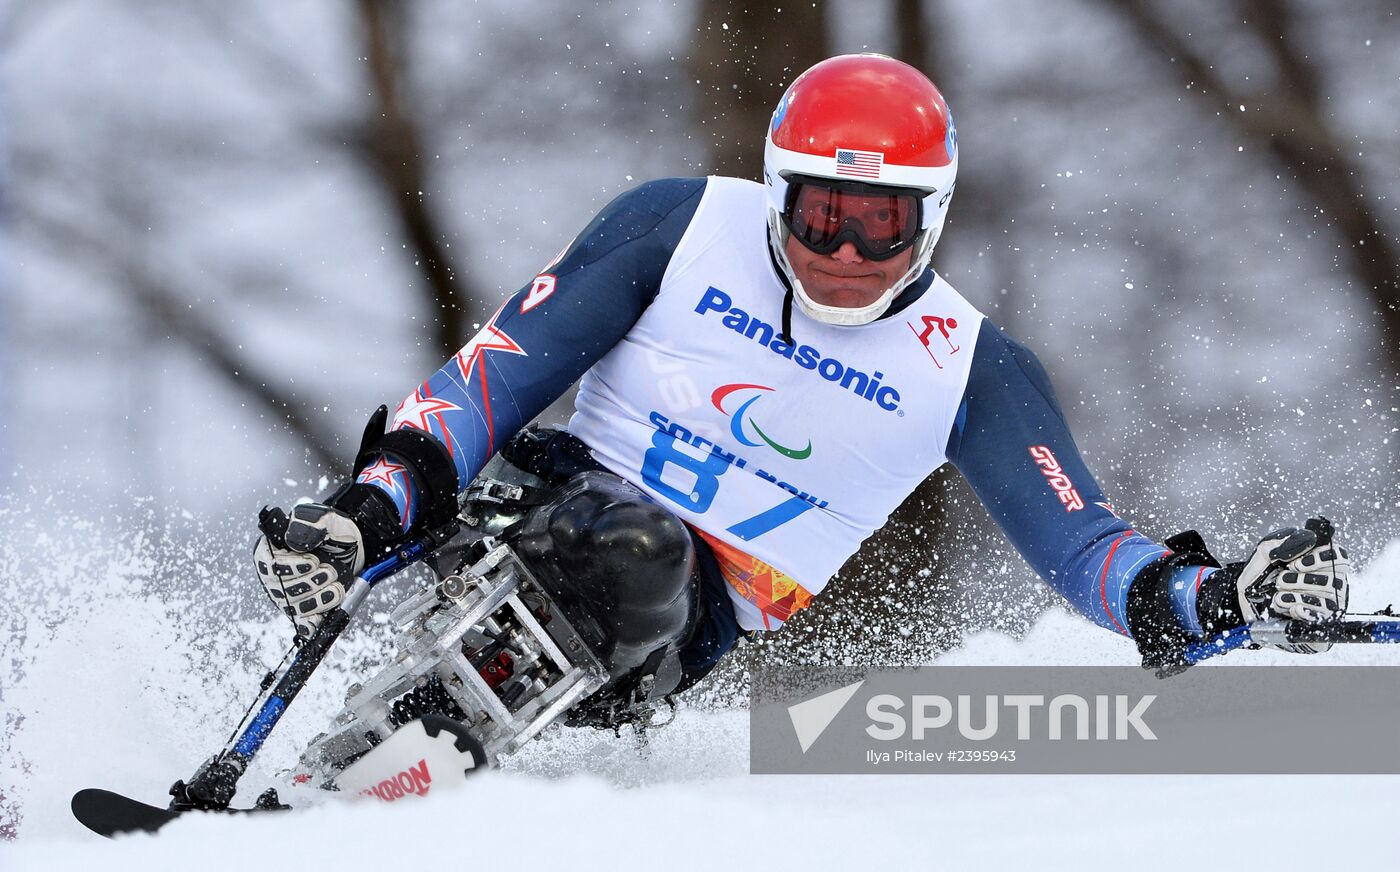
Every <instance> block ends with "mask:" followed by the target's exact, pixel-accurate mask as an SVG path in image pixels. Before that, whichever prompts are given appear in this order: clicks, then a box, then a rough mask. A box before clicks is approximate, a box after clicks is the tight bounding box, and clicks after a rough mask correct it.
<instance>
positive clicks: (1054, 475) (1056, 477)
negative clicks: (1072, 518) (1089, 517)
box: [1030, 445, 1084, 512]
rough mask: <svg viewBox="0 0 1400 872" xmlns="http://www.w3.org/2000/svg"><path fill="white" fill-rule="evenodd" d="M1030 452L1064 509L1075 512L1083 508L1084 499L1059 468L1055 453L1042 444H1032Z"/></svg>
mask: <svg viewBox="0 0 1400 872" xmlns="http://www.w3.org/2000/svg"><path fill="white" fill-rule="evenodd" d="M1030 452H1031V457H1032V458H1034V459H1035V465H1036V466H1039V467H1040V471H1041V472H1043V473H1044V474H1045V480H1046V481H1048V482H1050V487H1051V488H1053V489H1054V491H1055V495H1056V496H1058V497H1059V498H1060V502H1062V503H1064V504H1065V511H1066V512H1076V511H1078V510H1080V509H1082V508H1084V500H1083V499H1081V498H1080V496H1079V491H1077V490H1075V489H1074V482H1072V481H1070V480H1069V476H1067V475H1065V472H1064V470H1063V469H1061V468H1060V461H1058V460H1056V459H1055V453H1054V452H1053V451H1051V450H1050V449H1049V448H1046V447H1045V446H1044V445H1032V446H1031V447H1030Z"/></svg>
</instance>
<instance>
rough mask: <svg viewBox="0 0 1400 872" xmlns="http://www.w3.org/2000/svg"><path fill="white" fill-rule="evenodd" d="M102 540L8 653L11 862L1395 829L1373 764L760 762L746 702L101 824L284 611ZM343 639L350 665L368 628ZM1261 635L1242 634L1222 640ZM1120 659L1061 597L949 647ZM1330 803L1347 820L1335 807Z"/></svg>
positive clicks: (683, 858)
mask: <svg viewBox="0 0 1400 872" xmlns="http://www.w3.org/2000/svg"><path fill="white" fill-rule="evenodd" d="M111 553H112V554H113V555H115V556H113V557H112V561H113V562H112V563H110V564H109V565H108V566H107V567H106V570H107V572H106V576H105V578H104V579H103V583H102V584H101V585H97V586H96V587H97V588H98V590H97V591H96V592H95V593H94V596H93V597H92V598H91V599H90V600H88V601H87V604H86V605H85V606H84V607H82V608H78V609H76V610H75V613H73V614H71V615H68V616H66V617H62V618H60V614H61V612H60V611H59V610H58V609H57V607H56V605H55V604H54V603H50V604H48V606H47V607H48V608H50V609H52V612H51V613H50V614H49V615H48V616H47V618H48V620H45V619H44V618H43V617H41V616H40V615H38V614H36V613H35V612H33V611H31V613H30V614H29V622H28V626H29V628H30V632H29V633H28V634H27V638H26V640H25V644H23V645H20V646H17V647H16V649H15V651H12V652H11V656H12V657H13V656H15V655H16V653H17V654H18V656H19V657H20V658H21V659H22V662H23V664H24V669H23V677H22V678H20V679H18V680H17V681H15V683H14V684H12V685H11V684H7V685H6V686H5V688H4V701H5V706H6V710H7V712H22V713H23V715H24V719H23V722H22V723H21V724H20V725H19V728H18V729H17V730H13V731H12V734H11V735H10V737H9V740H8V747H6V748H4V751H5V759H4V762H5V764H6V766H5V767H4V769H5V770H7V771H3V774H4V776H5V780H4V781H3V782H0V785H3V789H5V790H6V791H7V800H8V801H10V802H13V803H16V804H18V805H19V807H20V808H22V810H23V821H22V823H21V826H20V835H19V838H18V840H17V841H15V842H13V843H10V844H8V845H6V844H4V843H0V870H4V872H10V870H67V869H74V870H77V869H102V870H119V869H140V870H150V869H167V868H169V869H173V868H186V869H208V870H221V869H230V870H231V869H249V868H266V867H268V866H270V865H273V864H282V863H285V864H287V866H288V867H289V868H300V867H303V866H306V865H307V864H312V865H314V866H315V867H316V868H326V867H333V868H337V869H377V870H379V869H386V868H402V867H404V866H406V865H408V864H414V865H417V863H418V862H419V860H418V859H416V858H421V862H423V863H425V864H431V867H440V866H442V865H444V864H445V863H447V862H449V861H454V860H455V858H458V857H460V858H461V859H460V863H461V865H463V866H464V867H467V868H471V867H472V865H473V864H477V865H485V864H493V865H494V864H500V863H502V862H518V860H514V855H515V854H516V852H524V854H523V855H522V856H528V858H529V862H530V863H531V865H534V864H540V865H543V866H545V867H554V866H559V867H562V866H564V865H566V864H567V866H568V867H570V868H575V867H581V868H585V869H588V868H609V869H613V868H642V867H646V868H654V867H657V866H664V867H674V868H682V869H687V868H707V869H708V868H715V867H716V866H724V865H731V864H738V863H745V862H749V861H752V860H755V859H761V860H762V861H763V862H764V865H768V866H772V867H775V868H779V869H787V868H794V869H797V868H801V869H826V868H836V867H837V866H847V865H850V864H854V863H861V864H867V865H868V864H879V863H886V862H888V863H899V864H900V865H901V866H905V865H912V864H916V863H917V864H918V865H920V866H929V867H932V868H959V867H965V866H968V865H971V864H976V865H977V866H978V867H981V868H1004V867H1008V866H1012V865H1013V864H1014V865H1017V866H1021V865H1025V866H1030V867H1032V868H1036V869H1058V868H1071V867H1084V866H1087V867H1089V868H1106V867H1109V866H1113V867H1115V868H1117V867H1122V866H1125V865H1126V866H1129V867H1131V868H1133V869H1157V868H1161V869H1166V868H1173V867H1179V866H1180V865H1181V864H1182V863H1183V862H1202V861H1204V860H1205V859H1206V858H1209V862H1211V864H1212V865H1214V864H1218V863H1223V862H1227V861H1230V860H1236V861H1246V862H1248V861H1251V860H1255V861H1257V860H1261V859H1264V858H1267V857H1269V856H1274V857H1278V856H1281V855H1282V854H1286V855H1287V857H1288V858H1289V860H1290V861H1291V862H1292V863H1293V864H1295V865H1297V864H1300V863H1302V862H1304V861H1305V860H1307V859H1309V858H1313V859H1318V860H1321V859H1323V858H1324V857H1326V856H1328V855H1329V854H1330V852H1332V851H1335V850H1336V849H1337V840H1338V837H1340V838H1343V839H1344V838H1346V836H1347V834H1352V835H1355V834H1364V833H1370V832H1378V831H1388V826H1389V824H1390V821H1391V820H1392V819H1393V816H1394V812H1395V810H1396V805H1395V803H1394V801H1393V800H1392V799H1390V796H1391V795H1393V791H1395V790H1396V788H1397V787H1400V779H1396V778H1392V777H1381V776H1375V777H1360V778H1299V777H1264V776H1259V777H1252V778H1235V777H1204V778H1202V777H1180V776H1176V777H1138V776H1132V777H1129V776H1115V777H1061V776H1013V775H980V776H979V775H963V776H936V775H928V776H865V777H769V776H763V777H760V776H750V775H748V774H747V751H748V749H747V730H748V722H747V714H746V712H743V711H699V710H685V711H683V712H682V713H681V715H680V717H679V718H678V720H677V723H676V724H675V725H673V726H672V727H671V728H669V729H667V730H664V731H661V732H658V733H656V734H655V736H654V738H653V740H652V743H651V746H650V748H649V749H648V751H647V752H646V753H645V754H643V753H639V751H638V750H637V748H636V746H635V743H634V742H633V741H632V740H631V739H630V738H628V737H626V736H624V737H623V738H621V739H618V738H614V737H613V736H611V734H604V733H594V732H580V731H563V730H560V731H557V732H554V733H552V734H549V735H547V736H546V737H544V738H543V739H542V740H541V741H539V742H538V743H536V745H535V746H534V747H533V748H532V749H531V750H530V751H529V752H528V753H525V754H522V755H521V756H520V757H517V758H516V759H514V760H513V761H511V763H510V765H509V766H508V768H507V770H506V771H503V772H495V773H488V774H485V775H483V776H481V777H479V778H478V779H476V780H475V781H474V782H473V783H471V784H470V785H469V786H467V787H465V788H463V789H461V790H459V791H457V792H455V793H444V794H440V795H434V796H431V797H429V798H427V799H425V800H420V801H418V802H417V803H414V804H409V803H400V804H398V805H397V806H383V805H380V804H378V803H369V802H362V803H338V802H337V803H329V804H323V805H320V806H318V807H314V808H310V809H307V810H304V811H299V812H297V813H295V814H291V815H286V816H279V815H272V816H263V817H259V818H256V819H246V818H245V819H230V818H191V819H186V820H181V821H179V822H177V823H176V824H174V825H172V826H171V827H169V828H168V829H167V830H166V831H165V832H164V833H162V834H161V835H160V836H159V837H158V838H153V837H146V836H137V837H128V838H124V839H121V840H119V841H117V842H115V843H108V842H105V841H102V840H100V839H98V838H96V837H95V836H91V835H90V834H88V833H86V831H84V830H82V829H81V828H80V827H78V826H77V825H76V824H75V823H74V822H73V821H72V820H71V817H70V816H69V814H68V810H67V802H68V798H69V796H70V795H71V794H72V792H73V791H74V790H75V789H77V788H79V787H83V786H95V785H100V786H106V787H109V788H112V789H116V790H119V791H122V792H127V793H130V794H132V795H135V796H138V797H142V798H148V799H150V800H152V801H155V802H159V800H160V798H161V797H162V796H163V794H164V789H165V788H166V787H167V786H168V785H169V783H170V781H171V780H173V779H174V778H175V777H178V776H183V775H186V774H187V773H188V771H189V770H191V769H192V767H193V765H194V764H195V763H197V762H198V760H199V758H200V756H201V755H202V754H203V753H207V751H208V750H209V749H210V748H211V747H212V746H213V745H216V744H217V742H218V740H220V739H222V737H223V735H222V731H223V730H224V729H226V728H227V721H228V720H229V715H228V712H229V711H230V710H233V711H236V710H237V700H239V699H241V698H243V690H244V688H246V687H247V686H248V685H249V681H252V680H255V676H256V674H257V667H256V663H257V662H258V657H259V656H262V657H266V656H273V659H275V654H274V652H276V650H277V640H278V639H279V638H280V632H279V631H280V628H276V630H274V629H272V628H269V627H267V626H266V625H264V624H262V623H261V622H259V621H247V622H241V623H239V624H237V625H235V626H233V627H224V628H223V630H224V632H222V633H218V634H212V635H210V634H208V633H206V632H205V630H206V629H207V628H202V627H200V626H199V620H198V619H194V618H190V617H189V616H190V615H194V614H198V613H200V612H199V610H192V611H185V610H183V609H182V608H181V607H180V605H181V604H180V603H179V602H172V601H171V600H170V599H167V598H153V597H139V596H138V597H129V596H126V597H124V596H120V595H119V594H121V593H122V591H123V589H124V588H125V587H126V586H127V585H130V584H132V583H134V582H132V580H131V579H132V578H134V577H135V576H137V575H139V570H140V569H141V567H140V566H139V565H136V564H124V563H123V561H122V560H121V559H119V555H120V553H121V552H120V549H119V548H116V547H114V548H113V550H112V552H111ZM131 553H133V554H134V553H139V550H136V549H134V548H133V550H132V552H131ZM138 563H139V561H138ZM1396 582H1400V543H1396V544H1393V545H1392V546H1391V547H1390V548H1389V549H1387V551H1386V552H1385V553H1384V554H1382V555H1381V556H1380V557H1379V558H1377V559H1376V560H1374V561H1372V563H1371V565H1370V566H1369V567H1367V571H1366V572H1364V573H1363V574H1362V576H1361V578H1360V580H1359V581H1358V596H1357V599H1358V602H1357V603H1356V605H1357V607H1358V608H1367V607H1372V606H1378V605H1381V604H1382V603H1383V602H1384V601H1386V599H1387V598H1389V597H1393V596H1395V595H1396V593H1400V591H1397V589H1396ZM33 605H35V607H36V608H38V607H39V606H41V605H43V604H42V603H39V604H33ZM191 622H193V623H194V624H195V626H194V627H193V628H191V627H190V626H189V624H190V623H191ZM347 641H348V642H349V643H350V644H349V645H348V646H347V649H346V651H345V652H342V654H341V657H340V660H339V663H340V664H341V667H342V669H343V668H345V666H346V665H347V664H351V663H353V662H355V658H356V657H357V656H360V654H362V653H363V650H368V649H372V648H373V647H374V644H375V643H374V642H373V640H370V639H350V640H347ZM357 646H358V648H359V649H362V650H361V651H360V652H358V653H357V650H356V649H357ZM191 648H194V649H197V651H198V653H196V654H194V655H191V654H189V653H188V650H189V649H191ZM191 656H194V657H196V658H199V657H203V658H205V661H204V662H202V663H201V662H194V661H191V659H190V657H191ZM1271 656H1273V655H1268V654H1264V653H1240V654H1236V655H1232V657H1233V658H1236V660H1235V662H1239V661H1240V660H1244V659H1245V658H1251V662H1259V661H1260V660H1261V659H1268V658H1270V657H1271ZM1277 656H1278V658H1279V660H1280V662H1288V661H1287V660H1286V658H1285V655H1277ZM215 658H223V661H224V662H226V663H233V664H237V665H236V666H233V667H230V668H228V669H227V670H226V671H225V672H223V673H222V674H221V675H220V677H218V678H214V679H211V680H209V681H205V682H201V681H199V680H197V679H195V678H192V677H191V676H192V675H198V674H203V675H209V674H211V673H210V670H209V669H208V668H203V669H201V668H200V667H201V666H204V667H207V666H208V663H209V662H212V661H213V660H214V659H215ZM1131 658H1132V651H1131V648H1130V646H1129V645H1127V643H1125V642H1124V641H1123V640H1121V639H1117V638H1115V637H1113V636H1111V635H1109V634H1107V633H1104V632H1102V631H1100V630H1097V629H1095V628H1093V627H1091V626H1089V625H1088V624H1087V623H1085V622H1084V621H1082V620H1081V619H1079V618H1076V617H1074V616H1071V615H1069V614H1068V613H1065V612H1058V611H1057V612H1051V613H1048V614H1047V615H1046V616H1045V617H1044V618H1043V619H1042V620H1041V621H1040V622H1039V623H1038V624H1037V625H1036V627H1035V628H1034V629H1033V630H1032V631H1031V632H1030V634H1029V635H1028V636H1026V638H1024V639H1023V640H1020V641H1016V640H1013V639H1010V638H1009V637H1006V636H1003V635H1000V634H996V633H982V634H978V635H976V636H973V637H971V638H970V639H969V640H968V641H967V643H966V644H965V645H964V647H963V648H961V649H959V650H957V651H954V652H951V653H949V654H948V655H945V656H944V657H943V658H941V661H940V662H945V663H949V664H1031V663H1039V664H1051V663H1054V664H1062V663H1113V664H1121V663H1125V662H1131ZM1344 661H1345V662H1367V663H1400V649H1389V648H1380V647H1369V648H1361V647H1353V648H1351V649H1349V650H1346V651H1340V650H1339V651H1337V652H1336V653H1335V654H1334V655H1332V656H1330V657H1329V662H1344ZM318 679H320V680H319V681H318V682H316V683H313V688H312V690H311V691H309V692H308V697H307V698H306V699H305V700H303V701H301V702H299V703H298V706H297V707H295V708H294V709H293V712H292V714H291V715H289V716H288V719H287V721H286V723H285V726H284V727H283V728H282V729H281V730H280V731H279V733H278V735H277V736H276V737H274V739H273V741H272V742H271V743H270V744H269V749H268V752H267V753H268V759H267V760H265V761H264V760H261V759H260V761H259V763H260V764H261V766H260V768H258V769H255V771H254V772H253V773H252V774H251V775H250V776H249V778H248V779H247V781H248V782H249V783H248V785H247V786H248V787H251V788H254V789H256V787H257V783H256V782H257V781H258V779H263V780H264V781H265V780H267V779H268V778H270V775H271V772H272V771H273V770H274V769H275V768H276V767H277V766H280V765H286V764H287V763H289V762H290V760H291V757H292V756H293V754H292V751H291V748H292V747H293V746H294V745H295V744H296V742H297V740H298V739H301V738H304V737H306V736H308V735H310V734H311V733H313V732H315V731H316V730H317V729H319V728H320V726H321V723H320V722H321V721H322V720H323V719H324V718H325V716H326V712H327V711H328V710H329V709H330V708H332V707H333V706H334V703H335V696H336V690H337V688H339V687H343V686H344V681H343V675H331V676H328V677H320V676H318ZM331 685H334V687H332V686H331ZM16 761H19V765H21V766H22V771H18V772H17V771H16V770H15V766H16ZM244 795H245V796H247V795H248V794H247V793H245V794H244ZM1303 796H1306V797H1308V798H1309V799H1311V800H1321V801H1323V802H1325V803H1327V809H1326V811H1325V813H1323V814H1322V816H1321V817H1320V818H1319V817H1317V816H1316V815H1314V814H1312V813H1309V815H1308V817H1307V820H1306V821H1303V822H1302V826H1303V831H1304V832H1305V833H1307V835H1306V837H1304V838H1288V839H1287V840H1286V842H1284V841H1279V842H1275V841H1273V839H1274V838H1275V836H1276V834H1278V833H1280V832H1283V831H1287V830H1288V829H1289V828H1290V827H1291V824H1289V823H1288V822H1287V820H1286V819H1285V817H1284V816H1285V815H1289V814H1297V813H1298V809H1299V807H1300V806H1299V805H1298V803H1297V802H1294V801H1291V800H1292V799H1295V798H1301V797H1303ZM1333 823H1335V824H1336V825H1337V826H1339V827H1340V828H1341V829H1339V830H1337V831H1335V832H1332V831H1330V830H1329V829H1327V827H1330V826H1331V824H1333ZM1383 828H1385V829H1383ZM507 858H511V859H507Z"/></svg>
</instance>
